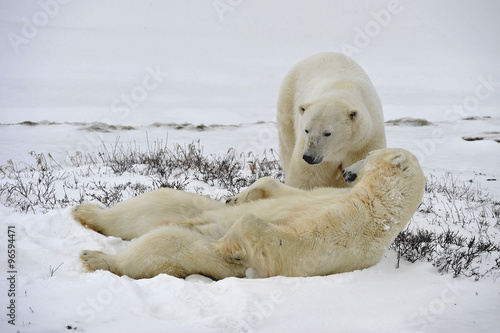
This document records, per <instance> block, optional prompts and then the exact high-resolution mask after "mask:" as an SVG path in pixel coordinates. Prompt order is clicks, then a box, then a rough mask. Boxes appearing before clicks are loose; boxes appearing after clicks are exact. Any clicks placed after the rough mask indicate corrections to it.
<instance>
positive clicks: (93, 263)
mask: <svg viewBox="0 0 500 333" xmlns="http://www.w3.org/2000/svg"><path fill="white" fill-rule="evenodd" d="M109 257H110V256H109V255H108V254H106V253H103V252H101V251H83V252H82V253H81V254H80V259H81V260H82V263H83V266H85V268H86V269H87V271H89V272H93V271H96V270H99V269H102V270H105V271H111V266H110V264H111V263H110V258H109Z"/></svg>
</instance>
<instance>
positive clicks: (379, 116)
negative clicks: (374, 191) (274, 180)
mask: <svg viewBox="0 0 500 333" xmlns="http://www.w3.org/2000/svg"><path fill="white" fill-rule="evenodd" d="M277 124H278V134H279V142H280V158H281V164H282V166H283V170H284V171H285V182H286V184H287V185H290V186H293V187H298V188H301V189H312V188H315V187H323V186H328V187H345V186H346V184H345V182H344V181H343V179H342V170H343V169H344V168H346V167H348V166H349V165H351V164H353V163H355V162H356V161H359V160H361V159H363V158H364V157H365V156H366V154H367V153H368V152H370V151H372V150H375V149H380V148H385V147H386V140H385V129H384V117H383V113H382V104H381V102H380V99H379V97H378V95H377V92H376V91H375V88H374V87H373V84H372V83H371V81H370V79H369V78H368V76H367V75H366V73H365V72H364V71H363V69H362V68H361V67H360V66H359V65H358V64H357V63H355V62H354V61H353V60H352V59H350V58H349V57H347V56H345V55H342V54H338V53H321V54H317V55H314V56H311V57H309V58H307V59H305V60H302V61H301V62H299V63H298V64H296V65H295V66H294V67H293V68H292V69H291V70H290V71H289V72H288V74H287V75H286V76H285V78H284V80H283V83H282V85H281V89H280V93H279V98H278V112H277Z"/></svg>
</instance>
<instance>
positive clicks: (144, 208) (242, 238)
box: [74, 149, 424, 279]
mask: <svg viewBox="0 0 500 333" xmlns="http://www.w3.org/2000/svg"><path fill="white" fill-rule="evenodd" d="M346 171H347V172H346V174H347V173H348V174H350V175H353V174H355V175H356V176H357V177H356V180H355V182H354V186H353V187H352V188H350V189H337V188H320V189H315V190H309V191H306V190H299V189H297V188H292V187H290V186H287V185H284V184H280V183H279V182H277V181H274V180H271V179H269V178H266V179H264V180H263V181H261V184H260V185H258V186H260V188H262V183H266V184H267V185H268V186H270V187H272V188H274V189H275V190H272V191H274V196H275V197H274V198H271V199H265V200H255V201H250V202H244V200H243V198H242V201H241V202H238V203H237V205H232V206H230V205H224V204H222V203H220V202H217V201H213V200H211V199H207V198H205V197H200V196H197V195H195V194H190V193H185V192H180V191H175V190H171V189H160V190H156V191H153V192H150V193H147V194H144V195H141V196H138V197H135V198H133V199H130V200H127V201H124V202H122V203H120V204H118V205H116V206H115V207H112V208H110V209H107V210H104V209H101V208H97V206H95V205H92V204H83V205H81V206H79V207H76V208H75V210H74V217H75V219H77V220H78V221H80V222H81V223H82V224H84V225H86V226H88V227H90V228H92V229H94V230H97V231H100V232H102V233H103V234H105V235H113V236H118V237H122V238H125V239H129V238H132V237H139V238H138V239H137V240H135V241H134V242H132V244H131V245H130V247H129V248H128V249H127V250H126V251H125V252H123V253H119V254H117V255H109V254H105V253H102V252H97V251H83V252H82V254H81V258H82V261H83V263H84V265H85V266H86V267H87V268H88V270H90V271H93V270H96V269H105V270H110V271H111V272H113V273H115V274H119V275H128V276H130V277H132V278H147V277H152V276H155V275H157V274H160V273H166V274H171V275H174V276H177V277H186V276H188V275H190V274H202V275H206V276H210V277H212V278H215V279H222V278H225V277H228V276H237V277H242V276H244V274H245V271H246V270H247V269H248V268H252V271H253V272H254V274H255V275H256V276H258V277H269V276H275V275H284V276H310V275H326V274H333V273H340V272H347V271H352V270H356V269H363V268H366V267H369V266H371V265H373V264H375V263H376V262H377V261H378V260H379V259H380V257H381V256H382V255H383V253H384V251H385V249H386V248H387V247H388V246H389V245H390V244H391V242H392V241H393V240H394V238H395V237H396V236H397V234H398V233H399V232H400V231H401V230H402V229H403V228H404V227H405V225H406V224H407V222H408V221H409V219H410V218H411V216H412V215H413V214H414V212H415V211H416V209H417V207H418V205H419V204H420V201H421V199H422V195H423V190H424V175H423V172H422V169H421V168H420V165H419V163H418V161H417V159H416V158H415V157H414V156H413V155H412V154H411V153H409V152H407V151H405V150H402V149H382V150H377V151H374V152H372V153H371V154H370V156H369V157H368V158H367V159H366V160H362V161H359V162H357V163H355V164H354V165H352V166H351V167H349V168H347V170H346ZM267 185H266V186H267ZM264 187H265V186H264ZM276 189H278V190H276ZM251 191H252V187H250V188H249V192H251Z"/></svg>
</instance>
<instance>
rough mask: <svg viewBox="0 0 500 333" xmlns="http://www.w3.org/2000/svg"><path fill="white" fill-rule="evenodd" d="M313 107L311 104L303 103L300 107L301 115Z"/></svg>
mask: <svg viewBox="0 0 500 333" xmlns="http://www.w3.org/2000/svg"><path fill="white" fill-rule="evenodd" d="M310 106H311V103H302V104H300V105H299V113H300V114H304V111H306V109H307V108H308V107H310Z"/></svg>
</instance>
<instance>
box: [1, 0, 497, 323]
mask: <svg viewBox="0 0 500 333" xmlns="http://www.w3.org/2000/svg"><path fill="white" fill-rule="evenodd" d="M221 3H222V4H225V5H226V6H229V7H223V6H222V7H221V5H220V4H221ZM221 8H226V9H227V10H226V11H223V10H222V9H221ZM499 12H500V5H499V4H498V3H497V2H495V1H476V2H469V1H451V0H447V1H441V2H439V3H437V2H435V1H418V2H417V1H404V0H401V1H395V0H392V1H371V2H365V1H343V2H338V1H336V2H331V1H326V0H325V1H319V0H318V1H314V2H310V1H309V2H308V1H290V2H287V4H286V6H285V5H283V4H280V3H279V2H268V1H261V0H259V1H251V2H250V1H225V0H220V1H201V0H197V1H186V2H180V1H155V0H149V1H147V2H145V1H143V2H137V1H129V0H127V1H124V0H121V1H120V0H110V1H105V2H102V1H96V0H94V1H62V0H41V1H37V2H35V1H28V0H18V1H15V2H14V1H9V2H7V1H4V2H2V3H0V35H1V36H3V38H2V39H1V40H0V76H1V77H2V80H0V101H1V102H0V151H1V153H0V165H3V164H5V163H6V162H7V161H8V160H13V161H15V162H23V161H27V160H29V159H30V156H29V155H28V153H29V152H31V151H35V152H37V153H42V152H44V153H50V154H51V156H53V157H54V159H55V160H58V161H63V160H64V159H65V158H67V155H68V153H70V154H71V153H74V152H75V151H76V150H80V151H83V152H92V151H96V150H97V148H98V147H99V146H100V145H101V143H102V142H104V143H105V144H107V145H110V144H113V143H114V142H115V141H116V140H117V138H119V140H120V142H123V143H125V144H127V143H132V144H134V145H137V146H140V147H142V148H143V149H145V147H147V145H148V143H151V142H154V141H155V140H168V143H169V144H175V143H180V144H188V143H190V142H192V141H193V140H197V139H199V140H200V142H201V144H202V145H203V146H204V148H205V149H204V150H205V152H206V153H224V152H226V151H227V150H228V149H229V148H235V149H236V150H237V151H239V152H241V151H253V152H255V153H256V154H260V155H261V154H263V152H264V151H269V149H275V150H277V148H278V137H277V131H276V125H275V122H274V121H275V104H276V97H277V92H278V88H279V84H280V82H281V79H282V77H283V76H284V74H285V73H286V71H287V70H288V69H289V68H290V67H291V66H292V65H293V64H295V63H296V62H297V61H299V60H301V59H303V58H305V57H307V56H309V55H312V54H315V53H318V52H323V51H342V50H344V51H345V50H347V51H349V50H351V51H353V50H354V51H353V53H352V54H351V56H352V57H353V58H354V59H355V60H356V61H357V62H359V63H360V65H361V66H362V67H363V68H364V69H365V70H366V71H367V73H368V74H369V76H370V78H371V79H372V81H373V83H374V85H375V87H376V88H377V90H378V92H379V94H380V96H381V99H382V102H383V105H384V114H385V119H386V120H394V119H399V118H403V117H413V118H423V119H426V120H428V121H430V122H432V123H433V124H432V125H430V126H424V127H412V126H403V125H402V126H396V125H389V124H388V125H387V127H386V131H387V137H388V146H390V147H401V148H405V149H408V150H410V151H412V152H414V153H415V155H417V156H418V158H419V160H420V161H421V163H422V166H423V168H424V171H425V173H426V175H427V176H429V175H431V174H434V175H443V174H445V173H446V172H451V173H452V174H453V175H454V176H456V177H458V178H459V179H460V180H464V181H468V180H471V179H472V180H473V181H474V182H476V183H477V184H479V185H480V186H481V187H482V188H483V189H484V190H485V191H487V192H488V193H490V194H491V196H493V197H494V198H496V200H497V201H498V200H499V197H500V178H499V177H500V175H499V172H500V170H499V165H500V154H499V152H500V146H499V143H498V142H495V141H493V140H483V141H464V140H463V139H462V137H464V136H472V137H474V136H477V135H480V134H481V133H484V132H499V131H500V130H499V129H500V111H499V110H500V93H499V88H500V67H499V66H498V57H499V55H500V43H499V42H498V35H499V34H500V25H499V24H498V23H497V20H498V17H497V16H498V13H499ZM384 15H385V16H384ZM370 29H371V30H370ZM13 36H17V37H13ZM12 38H17V39H16V40H17V41H22V42H19V43H18V44H16V42H12ZM348 46H350V48H349V47H348ZM468 117H476V118H475V119H473V120H464V118H468ZM44 120H48V122H42V123H40V124H38V125H35V126H29V125H26V124H20V123H21V122H23V121H31V122H41V121H44ZM50 122H55V123H56V124H50ZM94 122H102V123H106V124H113V125H128V126H132V127H133V129H128V130H127V129H109V131H107V132H102V131H99V132H97V131H89V130H87V128H88V127H89V126H91V124H92V123H94ZM155 122H160V123H164V124H169V123H175V124H184V123H190V124H192V125H193V126H187V127H186V128H184V129H175V126H166V125H163V126H153V125H152V124H153V123H155ZM201 124H204V125H206V126H209V125H223V126H212V127H208V129H206V130H203V131H200V130H197V129H196V126H198V125H201ZM104 179H106V178H105V177H104ZM491 179H496V181H491ZM435 205H436V207H437V208H439V207H441V206H440V205H443V203H442V202H436V203H435ZM0 216H1V225H2V226H1V228H2V231H1V232H0V243H1V244H4V245H3V246H2V247H3V249H2V251H1V252H0V253H1V256H2V258H1V262H2V265H1V269H2V272H3V273H2V274H4V277H5V278H2V279H1V283H0V292H1V294H2V297H1V298H0V299H1V302H2V305H1V307H2V308H3V309H4V310H3V313H2V319H1V320H0V330H1V331H2V332H16V331H21V332H62V331H76V332H79V331H81V332H102V331H106V332H136V331H148V332H281V331H285V330H286V331H288V332H304V331H312V332H327V331H338V332H360V331H362V332H498V330H499V327H500V317H499V316H498V314H499V313H500V293H499V288H498V282H499V281H498V276H496V277H495V275H491V276H486V277H484V278H482V279H480V280H479V281H474V280H473V279H471V278H466V277H457V278H453V277H452V274H444V275H441V274H440V273H438V272H437V270H436V268H435V267H433V266H432V265H431V264H430V263H426V262H416V263H409V262H405V261H402V262H401V265H400V268H398V269H396V268H395V264H396V254H395V253H394V252H393V251H389V250H388V251H387V252H386V254H385V256H384V257H383V258H382V260H381V261H380V262H379V263H378V264H377V265H375V266H374V267H371V268H368V269H365V270H362V271H355V272H351V273H345V274H338V275H332V276H325V277H308V278H285V277H273V278H269V279H251V278H245V279H237V278H228V279H224V280H222V281H218V282H213V281H211V280H208V279H206V278H204V277H201V276H191V277H189V278H188V279H186V280H181V279H177V278H173V277H171V276H168V275H160V276H157V277H155V278H152V279H147V280H137V281H135V280H131V279H129V278H127V277H117V276H114V275H112V274H110V273H108V272H101V271H99V272H95V273H91V274H87V273H85V272H84V271H83V268H82V266H81V264H80V262H79V259H78V253H79V251H81V250H82V249H96V250H105V251H107V252H110V253H116V252H118V251H120V250H122V249H124V248H125V247H126V246H127V242H124V241H122V240H120V239H117V238H113V237H104V236H102V235H99V234H96V233H94V232H91V231H90V230H87V229H84V228H82V227H81V226H80V225H79V224H78V223H77V222H75V221H74V220H73V219H72V218H71V215H70V209H69V208H67V209H57V210H51V211H49V212H48V213H47V214H40V213H38V214H33V213H28V214H23V213H17V212H13V210H12V208H8V207H4V206H3V205H0ZM423 221H424V220H423V219H422V217H421V216H416V217H415V222H417V223H421V222H423ZM8 226H15V232H16V238H15V239H16V241H15V246H16V250H17V252H16V269H17V272H18V273H17V280H16V287H15V290H16V292H17V295H16V298H15V299H16V300H17V304H16V306H17V308H16V310H17V313H16V326H12V325H10V324H8V322H7V320H8V317H7V316H6V314H7V313H8V312H7V311H8V310H7V309H6V307H7V306H8V302H9V299H8V297H7V293H8V289H9V287H10V286H9V281H8V280H7V278H8V277H9V274H8V273H7V271H8V269H7V266H6V262H7V252H6V251H5V249H6V246H7V245H6V244H8V240H9V238H8V233H7V230H8ZM429 227H431V228H432V227H434V228H438V227H437V226H429ZM492 229H493V227H492ZM497 240H498V238H497ZM59 265H60V266H59ZM249 275H250V276H251V272H250V273H249Z"/></svg>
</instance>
